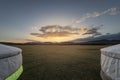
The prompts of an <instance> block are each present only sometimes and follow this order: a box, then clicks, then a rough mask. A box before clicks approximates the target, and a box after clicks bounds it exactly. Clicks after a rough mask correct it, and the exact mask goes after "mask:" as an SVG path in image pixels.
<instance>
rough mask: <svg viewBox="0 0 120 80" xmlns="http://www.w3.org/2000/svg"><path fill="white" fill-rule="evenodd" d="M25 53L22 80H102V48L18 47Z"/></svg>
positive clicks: (88, 46) (93, 46) (68, 46)
mask: <svg viewBox="0 0 120 80" xmlns="http://www.w3.org/2000/svg"><path fill="white" fill-rule="evenodd" d="M17 47H20V48H21V49H22V50H23V66H24V72H23V74H22V75H21V76H20V78H19V80H101V78H100V50H99V49H100V48H102V47H105V46H100V45H24V46H23V45H17Z"/></svg>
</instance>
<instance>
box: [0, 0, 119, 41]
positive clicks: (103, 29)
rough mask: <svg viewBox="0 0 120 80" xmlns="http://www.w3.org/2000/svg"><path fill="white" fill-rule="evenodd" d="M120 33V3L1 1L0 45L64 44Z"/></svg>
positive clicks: (97, 0)
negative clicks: (15, 43)
mask: <svg viewBox="0 0 120 80" xmlns="http://www.w3.org/2000/svg"><path fill="white" fill-rule="evenodd" d="M119 32H120V0H0V42H3V41H7V42H9V41H10V42H28V41H41V42H64V41H69V40H75V39H83V38H87V37H91V36H92V37H96V36H100V35H105V34H108V33H109V34H115V33H119Z"/></svg>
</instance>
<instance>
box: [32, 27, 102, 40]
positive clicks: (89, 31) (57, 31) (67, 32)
mask: <svg viewBox="0 0 120 80" xmlns="http://www.w3.org/2000/svg"><path fill="white" fill-rule="evenodd" d="M100 27H101V26H98V27H91V28H85V27H84V28H83V27H82V28H75V27H72V26H60V25H48V26H43V27H41V28H40V29H39V31H40V32H39V33H30V35H32V36H35V37H39V38H43V39H52V38H56V37H57V38H64V39H65V38H66V39H67V40H72V39H77V38H84V37H88V36H97V35H100V34H101V33H100V32H98V30H99V29H100ZM62 40H63V39H62ZM63 41H64V40H63Z"/></svg>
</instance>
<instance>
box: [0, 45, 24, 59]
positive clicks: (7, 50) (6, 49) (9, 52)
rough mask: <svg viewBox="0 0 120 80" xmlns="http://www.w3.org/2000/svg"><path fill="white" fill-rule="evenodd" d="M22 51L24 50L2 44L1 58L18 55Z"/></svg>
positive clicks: (0, 46)
mask: <svg viewBox="0 0 120 80" xmlns="http://www.w3.org/2000/svg"><path fill="white" fill-rule="evenodd" d="M20 52H22V50H21V49H19V48H16V47H11V46H7V45H3V44H0V59H1V58H6V57H11V56H14V55H17V54H19V53H20Z"/></svg>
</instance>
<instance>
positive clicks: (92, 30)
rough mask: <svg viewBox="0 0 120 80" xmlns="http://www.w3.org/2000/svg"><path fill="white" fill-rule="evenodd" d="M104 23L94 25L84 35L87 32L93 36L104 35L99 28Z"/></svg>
mask: <svg viewBox="0 0 120 80" xmlns="http://www.w3.org/2000/svg"><path fill="white" fill-rule="evenodd" d="M102 26H103V25H100V26H98V27H93V28H90V29H88V31H87V32H86V33H84V35H86V34H92V35H93V36H97V35H102V34H101V33H100V32H99V30H100V28H101V27H102Z"/></svg>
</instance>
